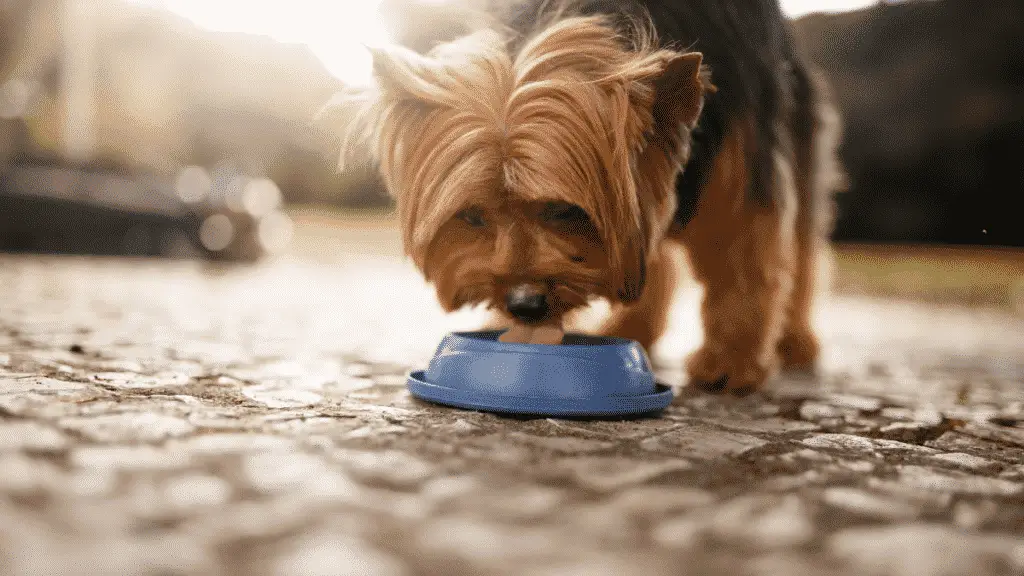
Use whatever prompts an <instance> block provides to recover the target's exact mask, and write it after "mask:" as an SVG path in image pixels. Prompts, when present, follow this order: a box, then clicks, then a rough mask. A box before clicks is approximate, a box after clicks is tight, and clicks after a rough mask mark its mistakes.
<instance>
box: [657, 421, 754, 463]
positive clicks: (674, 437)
mask: <svg viewBox="0 0 1024 576" xmlns="http://www.w3.org/2000/svg"><path fill="white" fill-rule="evenodd" d="M767 443H768V441H767V440H763V439H761V438H758V437H756V436H751V435H749V434H737V433H735V432H726V431H724V430H715V429H714V428H710V427H705V426H699V427H698V426H693V427H690V426H684V427H680V428H677V429H675V430H672V431H669V432H666V433H665V434H662V435H660V436H655V437H652V438H648V439H646V440H643V441H642V442H641V443H640V445H641V447H643V448H644V449H645V450H651V451H657V452H667V453H672V454H678V455H679V456H683V457H686V458H696V459H700V460H709V459H714V458H721V457H724V456H738V455H740V454H744V453H746V452H748V451H750V450H753V449H755V448H759V447H761V446H764V445H765V444H767Z"/></svg>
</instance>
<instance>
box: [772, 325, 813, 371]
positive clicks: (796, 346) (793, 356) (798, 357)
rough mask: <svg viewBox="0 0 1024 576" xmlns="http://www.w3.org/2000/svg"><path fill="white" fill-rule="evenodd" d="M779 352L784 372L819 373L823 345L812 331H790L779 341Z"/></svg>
mask: <svg viewBox="0 0 1024 576" xmlns="http://www.w3.org/2000/svg"><path fill="white" fill-rule="evenodd" d="M778 350H779V358H780V360H781V362H782V368H783V369H784V370H789V371H795V372H809V373H814V372H817V368H818V357H819V356H820V354H821V345H820V344H819V343H818V338H817V337H816V336H815V335H814V333H813V332H811V331H810V330H793V331H788V332H787V333H786V335H785V336H783V338H782V340H780V341H779V346H778Z"/></svg>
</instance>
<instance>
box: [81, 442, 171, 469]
mask: <svg viewBox="0 0 1024 576" xmlns="http://www.w3.org/2000/svg"><path fill="white" fill-rule="evenodd" d="M69 460H70V462H71V463H72V464H74V465H75V466H78V467H82V468H89V469H97V468H98V469H104V470H123V471H144V470H176V469H181V468H185V467H187V466H188V465H189V463H190V462H191V458H190V456H189V454H187V453H186V452H183V451H180V450H166V449H163V448H157V447H154V446H148V445H142V446H80V447H78V448H75V449H74V450H73V451H72V452H71V454H70V456H69Z"/></svg>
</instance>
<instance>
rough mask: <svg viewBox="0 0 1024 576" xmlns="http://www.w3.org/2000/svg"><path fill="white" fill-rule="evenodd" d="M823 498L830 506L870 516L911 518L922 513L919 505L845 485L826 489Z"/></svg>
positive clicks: (899, 518)
mask: <svg viewBox="0 0 1024 576" xmlns="http://www.w3.org/2000/svg"><path fill="white" fill-rule="evenodd" d="M822 500H823V501H824V502H825V503H826V504H828V505H830V506H834V507H836V508H840V509H843V510H846V511H847V512H852V513H854V514H858V515H861V516H865V517H869V518H881V519H885V520H909V519H913V518H916V517H917V516H919V515H920V513H921V511H920V509H919V507H917V506H914V505H912V504H910V503H907V502H903V501H900V500H897V499H895V498H887V497H883V496H880V495H878V494H873V493H871V492H868V491H866V490H860V489H857V488H850V487H845V486H837V487H834V488H828V489H826V490H825V492H824V494H823V497H822Z"/></svg>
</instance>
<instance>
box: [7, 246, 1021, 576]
mask: <svg viewBox="0 0 1024 576" xmlns="http://www.w3.org/2000/svg"><path fill="white" fill-rule="evenodd" d="M324 244H325V245H327V246H330V248H329V249H330V251H332V252H337V253H338V257H337V258H336V259H332V260H331V261H332V262H337V264H336V265H334V264H332V265H330V266H325V265H322V264H320V263H315V262H309V261H306V260H303V259H301V258H291V257H289V258H282V259H280V260H277V261H272V262H267V263H265V264H264V265H261V266H256V267H238V268H231V267H217V269H215V270H214V269H209V268H207V267H204V266H197V265H195V263H192V262H173V261H157V260H153V261H142V260H140V261H132V262H126V261H118V260H115V259H109V260H103V261H102V265H98V264H97V261H96V260H95V259H78V258H49V257H46V258H44V257H36V256H26V257H18V258H13V257H9V256H0V286H2V287H3V288H2V290H0V292H3V295H4V297H3V298H0V471H3V473H2V474H0V558H3V559H4V560H5V561H7V560H9V559H10V558H12V557H13V558H15V561H14V562H0V574H4V576H6V574H8V573H10V574H12V576H14V574H17V575H21V574H25V575H26V576H27V575H39V576H43V575H44V574H76V573H80V572H81V571H82V570H83V568H82V567H83V566H84V567H86V569H87V571H88V572H89V573H90V574H97V576H107V574H111V575H113V574H117V575H118V576H121V575H134V574H139V575H140V576H141V575H142V574H146V575H147V576H150V575H152V574H168V575H170V574H180V575H182V576H185V575H192V574H195V575H197V576H198V575H201V576H221V575H223V576H231V575H234V574H251V575H252V576H263V575H265V574H312V575H315V574H320V573H328V574H338V573H341V574H344V573H346V572H345V571H346V570H347V571H348V572H350V573H358V574H376V573H380V574H399V575H401V574H416V575H423V576H428V575H433V574H444V575H445V576H449V575H450V576H468V575H469V574H495V575H496V576H506V575H508V576H511V575H513V574H515V575H517V576H518V575H520V574H525V575H536V576H540V575H545V576H546V575H550V574H559V575H562V574H565V575H569V576H572V575H575V574H588V575H590V574H594V575H601V574H623V573H625V574H629V573H637V574H645V575H650V576H661V575H662V574H664V575H666V576H668V575H671V574H679V573H682V572H685V573H694V574H734V573H735V574H749V575H760V574H765V575H768V574H793V575H794V576H803V575H805V574H806V575H808V576H810V575H814V576H825V575H835V576H847V575H850V576H852V575H854V574H856V575H858V576H870V575H872V574H881V575H889V574H892V575H894V576H936V570H938V573H939V574H942V573H943V572H942V570H941V568H942V567H943V566H945V567H948V568H950V570H951V571H955V573H957V574H961V573H962V574H972V575H982V576H987V575H989V574H993V575H995V574H1018V573H1022V572H1024V568H1022V566H1024V550H1022V549H1021V546H1020V545H1019V536H1018V534H1017V532H1019V528H1020V523H1019V521H1018V516H1019V515H1020V514H1021V513H1024V508H1021V505H1020V498H1021V495H1022V494H1024V492H1022V490H1021V486H1022V485H1024V466H1022V464H1021V462H1024V445H1022V444H1021V440H1020V430H1021V428H1020V425H1019V422H1020V421H1021V419H1017V416H1019V415H1020V414H1021V406H1024V388H1022V387H1021V384H1020V382H1021V377H1022V376H1024V363H1022V362H1024V360H1022V359H1021V356H1020V350H1021V349H1024V338H1022V335H1024V319H1022V318H1017V317H1013V316H1010V315H1006V314H1002V313H996V312H991V313H990V312H981V311H976V310H969V311H968V310H959V309H956V308H955V307H949V306H927V305H923V304H918V303H896V302H889V301H882V300H871V301H869V300H864V299H859V298H850V297H838V298H834V299H830V300H829V301H828V302H827V303H825V305H824V306H823V313H824V314H825V316H826V317H825V318H824V320H825V321H824V322H822V326H823V329H822V338H823V341H824V344H825V350H827V351H828V353H827V354H826V356H827V357H826V358H824V359H823V365H822V371H821V374H820V375H819V376H816V377H807V378H799V379H798V378H790V377H784V378H781V379H780V381H779V382H778V383H777V386H770V387H768V389H766V390H765V391H764V392H763V393H760V394H756V395H753V396H751V397H748V398H743V399H736V398H730V397H712V396H704V395H689V394H681V395H680V397H679V398H678V399H677V401H676V403H675V404H674V405H673V406H672V407H671V408H670V409H669V410H667V411H666V412H665V413H664V414H662V415H661V416H660V417H655V418H643V419H635V420H634V419H629V420H623V421H617V420H600V421H576V420H561V419H519V418H504V417H497V416H494V415H489V414H482V413H477V412H471V411H461V410H454V409H447V408H441V407H437V406H433V405H429V404H425V403H422V402H418V401H416V400H414V399H412V398H411V396H410V395H409V394H408V392H407V391H406V390H405V374H406V372H407V370H408V369H409V368H411V367H418V366H422V365H423V363H424V362H425V361H426V360H427V359H429V357H430V354H431V353H433V351H434V348H435V347H436V345H437V342H438V340H439V339H440V338H441V336H442V335H443V334H444V333H446V332H450V331H454V330H462V329H468V328H472V327H474V326H476V325H477V324H476V322H477V321H478V320H479V319H480V317H481V315H480V314H478V312H479V311H466V312H464V313H459V314H454V315H450V316H449V315H444V314H443V313H442V312H441V311H440V310H439V309H437V308H436V302H435V300H434V295H433V290H432V288H431V287H430V286H427V285H425V284H423V283H422V281H421V279H420V277H419V275H418V273H417V272H416V271H415V269H414V268H413V267H412V265H411V264H408V263H406V264H400V263H398V262H397V261H394V260H390V259H384V260H381V259H380V258H378V257H364V256H359V255H358V254H349V253H348V252H345V249H344V247H342V246H339V245H338V244H337V243H335V242H334V241H331V242H326V243H324ZM396 247H397V248H398V249H396V251H395V252H396V254H397V253H400V252H401V250H400V246H399V245H398V244H396ZM687 298H690V295H689V293H687V294H685V295H681V301H683V300H686V299H687ZM686 302H687V303H686V306H684V307H681V310H682V309H683V308H685V309H686V310H688V312H686V313H688V314H690V313H692V314H694V318H693V323H692V325H693V326H699V319H698V318H696V314H697V312H698V311H699V293H694V295H693V298H692V301H691V300H686ZM877 318H890V319H893V320H892V321H891V322H887V323H886V325H885V326H880V325H879V323H878V322H877ZM950 326H956V327H957V329H956V330H955V331H951V330H949V327H950ZM673 330H674V329H673ZM671 333H672V331H671V330H670V334H668V335H667V336H666V337H667V338H668V339H669V340H668V344H667V345H666V346H664V348H665V350H664V351H663V352H662V353H661V354H660V356H659V357H661V358H663V359H664V361H665V362H667V363H671V366H670V367H669V368H668V369H666V370H663V371H662V373H663V375H667V376H668V377H669V378H671V379H672V381H674V382H682V378H683V376H681V374H682V373H681V372H679V370H678V366H677V364H678V362H679V360H680V359H681V358H682V356H683V353H684V352H685V350H684V348H685V347H687V346H689V345H690V344H692V343H694V342H696V341H697V340H696V339H697V338H698V337H699V332H698V333H694V334H693V336H694V338H693V339H692V342H691V341H690V340H687V341H685V342H682V341H681V342H679V343H678V344H677V343H676V342H674V341H672V338H674V337H673V336H672V335H671ZM965 335H966V336H965ZM681 340H686V339H681ZM76 344H77V345H78V346H79V348H76V349H75V350H79V352H73V351H72V350H71V347H72V346H74V345H76ZM872 367H873V368H872ZM964 384H967V387H966V388H964V387H963V385H964ZM956 402H960V404H956ZM944 413H945V414H949V415H952V416H956V417H957V418H960V419H959V420H958V419H956V418H949V419H947V420H943V418H944V416H943V414H944ZM946 427H949V429H946ZM922 520H928V521H932V522H934V524H919V523H914V524H905V523H906V522H921V521H922ZM1011 540H1012V542H1011ZM1008 543H1009V544H1008ZM12 551H13V552H15V553H14V554H12ZM936 551H938V552H936ZM928 554H932V557H929V556H928ZM946 554H949V555H955V556H956V557H957V560H956V561H950V560H949V559H948V558H945V556H944V555H946ZM929 558H931V559H929ZM922 559H923V560H922ZM950 573H954V572H950Z"/></svg>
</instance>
